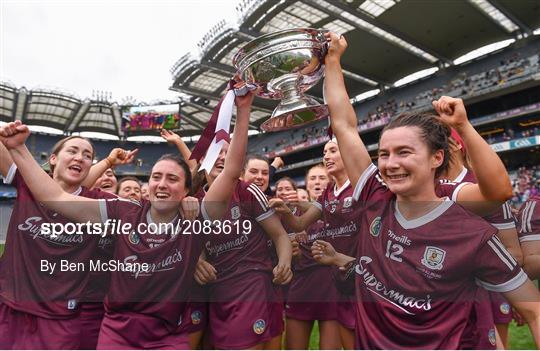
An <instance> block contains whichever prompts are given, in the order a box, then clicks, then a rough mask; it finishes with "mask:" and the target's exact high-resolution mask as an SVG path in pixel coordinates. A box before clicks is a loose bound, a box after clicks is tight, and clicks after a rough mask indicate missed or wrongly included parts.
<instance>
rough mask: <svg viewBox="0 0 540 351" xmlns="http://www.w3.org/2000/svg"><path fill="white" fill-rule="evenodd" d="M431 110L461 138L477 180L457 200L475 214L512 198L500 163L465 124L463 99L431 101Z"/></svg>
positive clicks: (471, 127) (486, 145) (480, 138)
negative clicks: (433, 109)
mask: <svg viewBox="0 0 540 351" xmlns="http://www.w3.org/2000/svg"><path fill="white" fill-rule="evenodd" d="M433 107H434V108H435V111H437V113H438V114H439V116H440V118H441V119H442V120H443V121H444V122H445V123H447V124H448V125H450V126H451V127H453V128H454V129H455V130H456V131H457V132H458V134H459V136H460V137H461V138H462V139H463V142H464V143H465V145H466V147H467V153H468V155H469V157H470V161H471V166H472V168H473V171H474V174H475V175H476V179H477V181H478V184H469V185H466V186H464V187H463V188H462V189H461V191H460V192H459V194H458V197H457V201H458V202H460V204H461V205H463V206H464V207H466V208H468V209H469V210H471V211H474V212H476V213H478V214H482V215H483V214H488V213H490V212H492V211H493V210H495V209H497V207H498V206H500V205H501V204H502V203H503V202H504V201H506V200H508V199H509V198H510V197H512V185H511V183H510V178H509V176H508V173H507V172H506V168H505V167H504V164H503V163H502V161H501V159H500V158H499V156H497V153H496V152H495V151H493V149H492V148H491V147H490V146H489V144H488V143H487V142H486V141H485V140H484V138H482V136H481V135H480V134H478V132H477V131H476V130H475V129H474V127H473V126H472V124H471V123H470V122H469V119H468V117H467V111H466V110H465V105H464V104H463V100H461V99H454V98H451V97H449V96H443V97H441V98H440V99H439V100H437V101H434V102H433Z"/></svg>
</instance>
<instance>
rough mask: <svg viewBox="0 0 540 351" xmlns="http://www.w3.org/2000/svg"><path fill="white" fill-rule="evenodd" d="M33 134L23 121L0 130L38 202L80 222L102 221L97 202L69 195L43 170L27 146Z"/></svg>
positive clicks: (9, 124) (0, 135)
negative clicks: (28, 139) (29, 137)
mask: <svg viewBox="0 0 540 351" xmlns="http://www.w3.org/2000/svg"><path fill="white" fill-rule="evenodd" d="M29 135H30V130H29V129H28V127H27V126H26V125H24V124H22V122H21V121H15V122H11V123H8V124H6V125H5V126H3V127H1V128H0V141H1V142H2V143H3V145H4V146H5V147H6V148H7V149H8V150H9V153H10V156H11V158H12V159H13V162H15V164H16V165H17V169H18V171H19V172H20V173H21V175H22V177H23V178H24V181H25V182H26V185H27V186H28V188H29V189H30V191H31V192H32V194H33V195H34V197H35V199H36V201H39V202H43V203H44V204H45V205H46V206H47V207H48V208H50V209H52V210H54V211H56V212H58V213H60V214H62V215H63V216H65V217H67V218H69V219H71V220H74V221H77V222H87V221H90V222H100V221H101V215H100V212H99V203H98V201H97V200H94V199H88V198H85V197H81V196H75V195H72V194H68V193H66V192H65V191H64V190H63V189H62V188H61V187H60V185H58V184H57V183H56V182H55V181H54V180H53V179H51V177H49V176H48V175H47V173H45V171H43V170H42V169H41V167H40V166H39V165H38V163H37V162H36V161H35V160H34V158H33V157H32V154H30V151H28V149H27V147H26V145H25V144H24V143H25V141H26V139H27V138H28V136H29Z"/></svg>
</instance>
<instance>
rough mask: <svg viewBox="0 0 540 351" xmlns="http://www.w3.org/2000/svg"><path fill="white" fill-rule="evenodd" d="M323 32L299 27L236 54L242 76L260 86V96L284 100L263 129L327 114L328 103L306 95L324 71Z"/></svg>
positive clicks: (269, 36)
mask: <svg viewBox="0 0 540 351" xmlns="http://www.w3.org/2000/svg"><path fill="white" fill-rule="evenodd" d="M324 33H325V32H324V31H321V30H317V29H311V28H297V29H288V30H283V31H279V32H275V33H271V34H267V35H263V36H261V37H259V38H257V39H254V40H252V41H250V42H249V43H247V44H246V45H245V46H244V47H243V48H241V49H240V51H239V52H238V53H237V54H236V55H235V56H234V58H233V65H234V67H235V68H236V69H237V70H238V73H239V74H240V76H241V78H242V79H243V80H244V81H245V82H246V83H251V84H256V85H257V86H259V87H260V88H261V89H260V90H259V93H258V96H260V97H262V98H266V99H275V100H281V102H280V104H279V105H278V106H277V107H276V109H275V110H274V112H273V113H272V116H271V118H270V119H268V120H267V121H265V122H264V123H263V124H262V125H261V129H263V130H265V131H278V130H283V129H288V128H293V127H296V126H299V125H302V124H304V123H308V122H312V121H315V120H318V119H321V118H326V117H328V115H329V112H328V106H327V105H325V104H321V103H319V102H318V101H317V100H315V99H313V98H311V97H309V96H305V95H304V92H305V91H306V90H308V89H309V88H311V87H312V86H314V85H315V84H316V83H317V82H318V81H319V79H320V78H321V77H322V76H323V73H324V63H323V62H324V56H325V55H326V52H327V44H326V39H325V37H324Z"/></svg>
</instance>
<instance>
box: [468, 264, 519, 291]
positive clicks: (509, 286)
mask: <svg viewBox="0 0 540 351" xmlns="http://www.w3.org/2000/svg"><path fill="white" fill-rule="evenodd" d="M528 279H529V278H528V277H527V274H525V272H524V271H523V269H520V270H519V273H518V274H517V275H516V276H515V277H514V278H512V279H510V280H509V281H507V282H506V283H502V284H497V285H495V284H490V283H487V282H485V281H482V280H480V279H478V278H476V284H477V285H479V286H481V287H483V288H484V289H486V290H489V291H495V292H500V293H504V292H508V291H512V290H515V289H517V288H519V287H520V286H522V285H523V284H525V282H526V281H527V280H528Z"/></svg>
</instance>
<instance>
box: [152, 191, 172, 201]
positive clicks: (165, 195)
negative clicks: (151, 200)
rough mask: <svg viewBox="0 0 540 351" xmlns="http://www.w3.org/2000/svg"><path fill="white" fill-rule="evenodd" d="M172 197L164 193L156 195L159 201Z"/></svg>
mask: <svg viewBox="0 0 540 351" xmlns="http://www.w3.org/2000/svg"><path fill="white" fill-rule="evenodd" d="M170 197H171V196H170V194H168V193H164V192H157V193H156V195H155V198H156V199H158V200H167V199H168V198H170Z"/></svg>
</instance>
